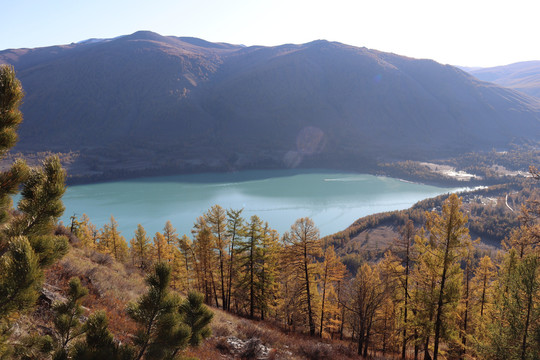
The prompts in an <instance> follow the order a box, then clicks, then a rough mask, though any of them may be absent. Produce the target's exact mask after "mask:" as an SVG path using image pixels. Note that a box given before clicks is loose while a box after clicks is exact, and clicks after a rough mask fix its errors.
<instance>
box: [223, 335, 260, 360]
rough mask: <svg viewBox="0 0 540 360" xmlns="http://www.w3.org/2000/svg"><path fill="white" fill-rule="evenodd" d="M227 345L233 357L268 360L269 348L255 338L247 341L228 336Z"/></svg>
mask: <svg viewBox="0 0 540 360" xmlns="http://www.w3.org/2000/svg"><path fill="white" fill-rule="evenodd" d="M227 345H228V346H229V349H230V352H231V353H232V354H233V355H236V356H238V357H240V358H241V359H257V360H264V359H268V354H269V353H270V348H268V347H266V346H264V345H263V343H262V341H261V340H260V339H257V338H252V339H249V340H247V341H243V340H240V339H239V338H237V337H234V336H230V337H228V338H227Z"/></svg>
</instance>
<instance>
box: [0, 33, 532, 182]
mask: <svg viewBox="0 0 540 360" xmlns="http://www.w3.org/2000/svg"><path fill="white" fill-rule="evenodd" d="M0 62H3V63H10V64H13V65H14V66H15V69H16V70H17V75H18V77H19V78H20V79H21V82H22V84H23V86H24V89H25V91H26V93H27V96H26V98H25V102H24V105H23V107H22V110H23V113H24V115H25V121H24V123H23V125H22V126H21V129H20V138H21V141H20V143H19V145H18V147H17V149H18V150H19V151H43V150H54V151H69V150H73V151H77V152H80V154H81V156H80V158H78V160H77V161H79V162H81V163H84V164H85V166H86V167H87V168H88V169H91V170H92V171H96V172H98V173H99V172H107V171H110V170H111V169H115V170H119V169H126V171H133V170H144V169H148V168H169V169H173V170H175V171H197V170H229V169H238V168H246V167H287V166H288V167H295V166H321V167H324V166H326V167H341V168H344V167H345V168H355V169H362V168H366V167H369V166H373V164H375V163H376V162H377V161H379V160H394V159H430V158H434V157H445V156H451V155H456V154H460V153H463V152H468V151H472V150H482V149H492V148H494V147H495V148H504V147H506V146H508V144H509V143H511V142H530V141H533V142H534V141H538V138H539V136H540V120H539V119H540V112H539V103H538V101H537V100H535V99H533V98H530V97H527V96H526V95H523V94H521V93H518V92H515V91H512V90H509V89H505V88H502V87H499V86H497V85H494V84H491V83H486V82H482V81H479V80H477V79H476V78H474V77H472V76H471V75H469V74H467V73H466V72H464V71H462V70H459V69H458V68H455V67H452V66H448V65H447V66H443V65H440V64H438V63H436V62H434V61H431V60H417V59H411V58H406V57H403V56H398V55H395V54H389V53H383V52H379V51H375V50H370V49H366V48H357V47H352V46H348V45H344V44H340V43H333V42H327V41H322V40H319V41H314V42H311V43H307V44H303V45H290V44H288V45H282V46H276V47H261V46H253V47H244V46H239V45H230V44H224V43H209V42H207V41H204V40H201V39H195V38H178V37H171V36H167V37H165V36H161V35H158V34H155V33H152V32H147V31H141V32H137V33H134V34H132V35H128V36H122V37H118V38H115V39H110V40H100V41H95V42H82V43H77V44H71V45H65V46H55V47H48V48H39V49H17V50H5V51H2V52H0Z"/></svg>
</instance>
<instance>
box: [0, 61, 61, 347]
mask: <svg viewBox="0 0 540 360" xmlns="http://www.w3.org/2000/svg"><path fill="white" fill-rule="evenodd" d="M22 98H23V91H22V87H21V84H20V82H19V80H17V78H16V76H15V71H14V70H13V68H12V67H11V66H7V65H0V156H2V157H3V156H5V154H6V152H7V151H8V150H9V149H10V148H11V147H12V146H13V145H14V144H15V142H16V140H17V134H16V130H17V127H18V125H19V124H20V122H21V121H22V114H21V112H20V111H19V106H20V104H21V101H22ZM64 179H65V173H64V171H63V169H62V167H61V165H60V160H59V159H58V157H55V156H53V157H50V158H48V159H46V160H45V161H44V162H43V165H42V166H41V167H40V168H35V169H30V168H29V167H28V166H27V165H26V163H25V162H24V161H20V160H18V161H16V162H15V163H14V164H13V165H12V166H11V168H10V169H8V170H7V171H4V172H1V173H0V227H1V230H0V354H2V355H5V356H9V351H10V348H11V346H10V345H9V344H7V337H8V335H9V332H10V329H11V324H12V323H13V321H14V320H15V319H16V318H17V316H18V315H19V314H20V313H21V312H23V311H25V310H28V309H30V308H31V307H33V305H34V303H35V300H36V298H37V291H38V289H39V288H40V286H41V281H42V269H43V268H44V267H46V266H49V265H51V264H52V263H54V262H55V261H56V260H58V259H59V258H61V257H62V256H63V255H65V254H66V252H67V250H68V244H67V239H65V238H64V237H59V236H54V235H53V232H52V230H53V227H54V225H55V223H56V221H57V220H58V218H59V217H60V216H61V215H62V213H63V211H64V206H63V205H62V201H61V198H62V195H63V194H64V191H65V185H64ZM21 184H22V191H21V199H20V201H19V203H18V210H19V211H18V212H14V211H12V210H13V208H12V200H11V196H12V195H14V194H16V193H17V191H18V190H19V186H20V185H21Z"/></svg>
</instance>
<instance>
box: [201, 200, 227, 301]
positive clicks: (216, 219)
mask: <svg viewBox="0 0 540 360" xmlns="http://www.w3.org/2000/svg"><path fill="white" fill-rule="evenodd" d="M204 219H205V220H206V223H207V224H208V227H209V229H210V231H211V232H212V235H213V236H214V248H215V250H216V251H217V258H218V263H219V269H218V273H219V285H220V286H219V289H220V295H221V305H222V307H223V309H227V308H228V306H227V300H228V299H227V285H228V284H227V282H226V278H227V266H226V262H227V258H228V257H229V254H227V248H228V245H229V237H228V233H227V214H226V212H225V210H224V209H223V208H222V207H221V206H219V205H214V206H212V207H211V208H210V210H208V212H206V214H204Z"/></svg>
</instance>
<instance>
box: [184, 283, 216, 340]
mask: <svg viewBox="0 0 540 360" xmlns="http://www.w3.org/2000/svg"><path fill="white" fill-rule="evenodd" d="M179 311H180V314H181V316H182V322H183V323H184V324H186V325H187V326H188V327H189V329H190V330H191V336H190V338H189V345H191V346H195V347H196V346H199V345H200V343H201V341H202V340H204V339H206V338H207V337H209V336H210V335H211V333H212V331H211V329H210V327H209V325H210V322H211V321H212V318H213V317H214V313H212V311H210V309H209V308H208V307H207V306H206V305H204V304H203V296H202V295H201V294H200V293H197V292H194V291H190V292H189V293H188V296H187V298H186V299H185V300H184V301H183V302H182V304H181V305H180V308H179Z"/></svg>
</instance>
